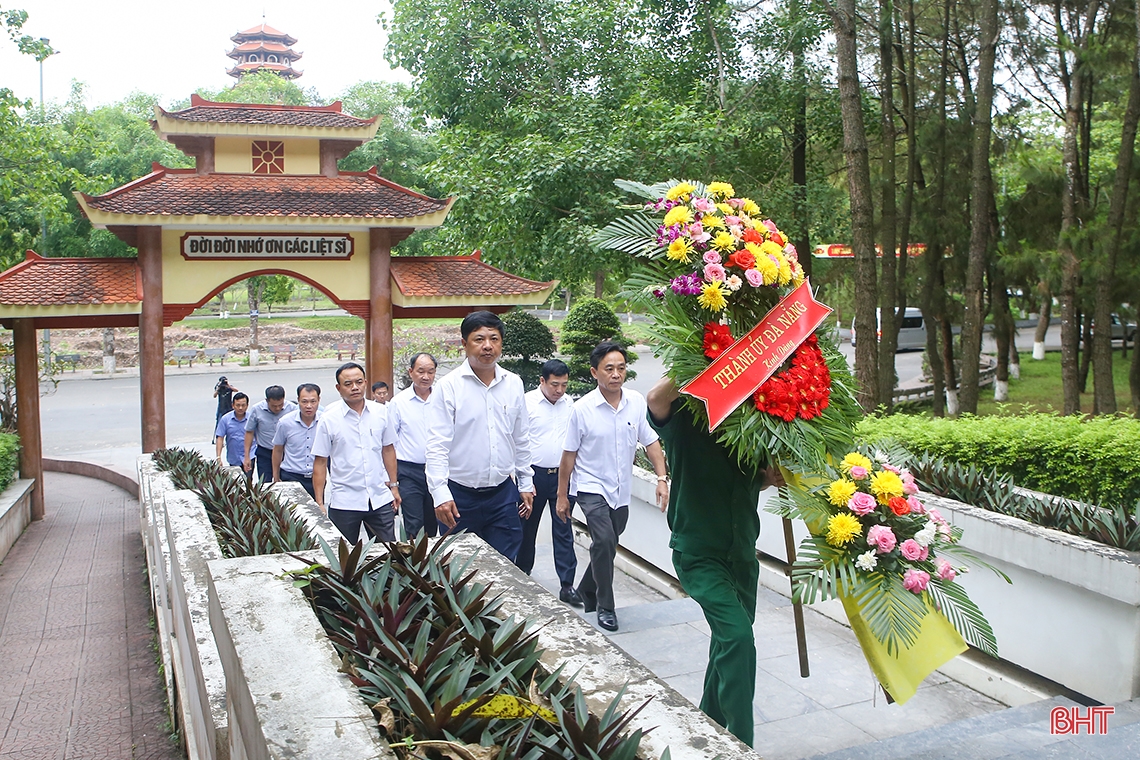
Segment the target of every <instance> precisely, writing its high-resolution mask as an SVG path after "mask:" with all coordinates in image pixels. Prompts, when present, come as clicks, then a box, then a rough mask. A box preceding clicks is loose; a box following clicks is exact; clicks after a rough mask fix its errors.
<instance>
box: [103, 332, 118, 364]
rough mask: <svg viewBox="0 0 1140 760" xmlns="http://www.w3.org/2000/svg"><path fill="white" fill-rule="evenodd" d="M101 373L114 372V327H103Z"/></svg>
mask: <svg viewBox="0 0 1140 760" xmlns="http://www.w3.org/2000/svg"><path fill="white" fill-rule="evenodd" d="M103 374H104V375H113V374H115V328H113V327H104V328H103Z"/></svg>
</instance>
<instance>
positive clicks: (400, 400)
mask: <svg viewBox="0 0 1140 760" xmlns="http://www.w3.org/2000/svg"><path fill="white" fill-rule="evenodd" d="M434 393H435V391H434V389H433V390H432V393H431V394H428V397H427V399H422V398H420V397H419V396H417V395H416V391H415V388H412V387H410V386H409V387H407V388H405V389H404V390H402V391H400V392H399V393H397V394H396V397H395V398H393V399H392V400H391V401H389V402H388V408H389V409H391V410H392V414H393V415H394V418H395V424H396V458H397V459H399V460H400V461H401V462H414V463H415V464H423V463H424V462H426V461H427V439H428V422H427V407H428V403H429V402H430V401H431V397H432V395H433V394H434Z"/></svg>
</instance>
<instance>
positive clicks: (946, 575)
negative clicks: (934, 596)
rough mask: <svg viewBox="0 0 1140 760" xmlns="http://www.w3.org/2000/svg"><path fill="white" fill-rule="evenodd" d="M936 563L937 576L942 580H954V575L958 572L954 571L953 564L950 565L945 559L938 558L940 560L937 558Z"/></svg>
mask: <svg viewBox="0 0 1140 760" xmlns="http://www.w3.org/2000/svg"><path fill="white" fill-rule="evenodd" d="M937 564H938V577H939V578H941V579H942V580H944V581H952V580H954V578H955V576H957V575H958V573H956V572H955V571H954V567H953V565H951V564H950V563H949V562H947V561H946V560H944V559H940V560H938V562H937Z"/></svg>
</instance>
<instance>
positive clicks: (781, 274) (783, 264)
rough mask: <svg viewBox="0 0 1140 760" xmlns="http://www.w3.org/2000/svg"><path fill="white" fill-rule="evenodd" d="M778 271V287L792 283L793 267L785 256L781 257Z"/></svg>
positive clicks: (777, 266)
mask: <svg viewBox="0 0 1140 760" xmlns="http://www.w3.org/2000/svg"><path fill="white" fill-rule="evenodd" d="M776 269H777V273H776V284H777V285H787V284H788V283H789V282H791V281H792V267H791V265H790V264H789V263H788V260H787V259H786V258H784V257H783V256H780V263H779V264H777V265H776Z"/></svg>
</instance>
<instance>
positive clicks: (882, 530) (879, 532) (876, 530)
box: [867, 525, 898, 554]
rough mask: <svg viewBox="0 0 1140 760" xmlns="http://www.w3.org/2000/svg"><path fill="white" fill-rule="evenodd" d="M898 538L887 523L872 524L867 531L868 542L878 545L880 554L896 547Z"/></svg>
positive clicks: (870, 544)
mask: <svg viewBox="0 0 1140 760" xmlns="http://www.w3.org/2000/svg"><path fill="white" fill-rule="evenodd" d="M897 542H898V539H897V538H895V532H894V531H893V530H891V529H890V528H888V527H887V526H886V525H872V526H871V529H870V530H868V531H867V544H868V545H869V546H874V547H877V549H878V552H879V554H886V553H887V552H889V551H892V550H893V549H894V548H895V544H896V543H897Z"/></svg>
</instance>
